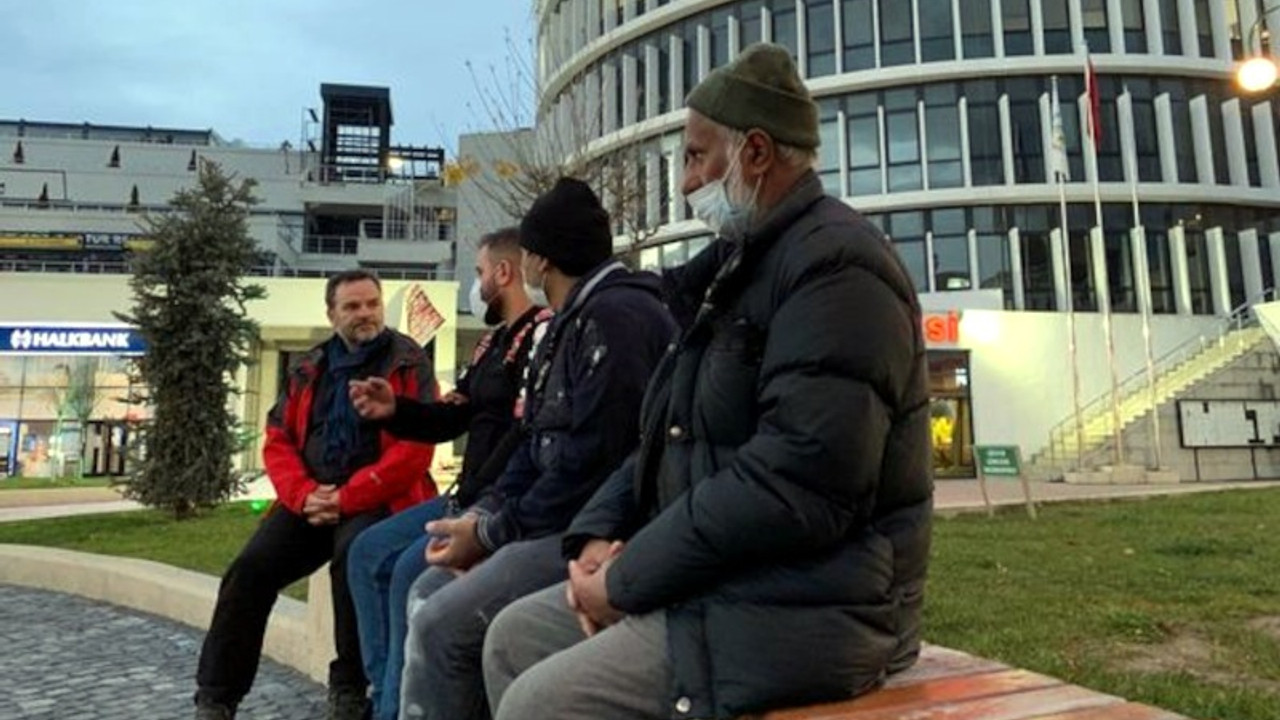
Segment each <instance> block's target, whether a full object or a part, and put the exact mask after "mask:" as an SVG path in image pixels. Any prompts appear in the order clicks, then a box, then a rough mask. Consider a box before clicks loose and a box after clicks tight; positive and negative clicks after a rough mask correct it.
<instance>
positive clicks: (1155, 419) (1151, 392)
mask: <svg viewBox="0 0 1280 720" xmlns="http://www.w3.org/2000/svg"><path fill="white" fill-rule="evenodd" d="M1124 94H1125V95H1127V96H1129V98H1130V100H1129V103H1130V107H1132V106H1133V99H1132V98H1133V96H1132V95H1130V94H1129V87H1128V85H1126V86H1125V88H1124ZM1131 114H1132V113H1131ZM1125 162H1126V163H1128V165H1129V199H1130V201H1131V202H1132V203H1133V238H1134V240H1135V242H1134V243H1133V246H1134V247H1133V249H1134V251H1135V252H1134V253H1133V259H1134V266H1135V269H1138V270H1139V272H1138V273H1137V275H1138V278H1139V279H1141V280H1142V282H1141V284H1140V286H1139V287H1138V312H1139V313H1140V314H1141V315H1142V342H1143V344H1144V345H1145V351H1146V365H1147V400H1148V402H1149V403H1150V404H1151V412H1150V416H1149V417H1148V418H1147V433H1148V435H1149V436H1150V437H1149V438H1148V441H1149V442H1150V443H1151V453H1152V456H1151V459H1152V463H1153V466H1152V468H1151V469H1152V470H1159V469H1160V468H1161V467H1162V466H1163V465H1164V459H1163V457H1161V456H1162V454H1163V453H1162V449H1161V447H1160V412H1159V411H1160V406H1159V404H1158V403H1157V396H1156V363H1155V353H1154V351H1153V349H1152V347H1151V269H1150V268H1149V267H1148V266H1147V231H1146V228H1145V227H1144V226H1143V224H1142V210H1141V208H1140V207H1139V205H1138V179H1139V178H1138V136H1137V133H1136V132H1135V133H1134V137H1133V142H1132V143H1129V152H1127V153H1125ZM1138 251H1140V252H1138Z"/></svg>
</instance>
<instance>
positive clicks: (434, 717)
mask: <svg viewBox="0 0 1280 720" xmlns="http://www.w3.org/2000/svg"><path fill="white" fill-rule="evenodd" d="M560 542H561V536H560V535H553V536H551V537H545V538H539V539H537V540H526V541H523V542H516V543H511V544H510V545H507V546H505V547H502V548H500V549H499V550H498V551H497V552H496V553H494V554H493V556H492V557H490V558H488V559H487V560H485V561H484V562H482V563H480V564H479V565H476V566H475V567H473V568H471V570H469V571H468V572H466V573H465V574H463V575H461V576H455V575H454V574H453V573H451V572H449V571H447V570H441V569H440V568H430V569H429V570H427V571H426V572H425V573H423V574H422V575H420V576H419V577H418V579H417V580H416V581H415V582H414V583H413V586H412V587H411V588H410V589H409V603H408V621H409V623H408V628H409V634H408V636H407V637H406V638H405V646H404V650H405V653H404V658H405V662H404V673H403V675H402V676H401V678H402V682H401V686H400V718H401V720H417V719H418V718H426V719H427V720H484V719H485V718H488V717H489V708H488V705H487V703H486V702H485V692H484V676H483V674H482V669H481V664H480V658H481V651H482V650H483V648H484V637H485V632H486V631H487V630H488V629H489V623H490V621H491V620H493V618H494V616H495V615H497V614H498V612H499V611H500V610H502V608H504V607H506V606H507V605H509V604H510V603H512V602H513V601H515V600H517V599H519V598H521V597H524V596H525V595H528V594H529V593H531V592H534V591H537V590H541V589H542V588H545V587H547V586H548V585H553V584H555V583H557V582H560V581H561V580H564V579H565V577H566V576H567V574H568V570H567V566H566V564H565V561H564V558H563V557H561V555H560Z"/></svg>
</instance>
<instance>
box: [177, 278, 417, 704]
mask: <svg viewBox="0 0 1280 720" xmlns="http://www.w3.org/2000/svg"><path fill="white" fill-rule="evenodd" d="M325 303H326V305H327V306H328V317H329V322H330V323H331V324H332V325H333V330H334V335H333V337H331V338H330V339H329V340H327V341H325V342H324V343H322V344H320V345H318V346H317V347H315V348H314V349H312V350H311V352H309V353H308V354H307V355H306V357H305V358H304V359H303V360H302V362H301V363H299V365H298V367H297V368H295V369H294V370H293V371H291V372H290V375H289V378H288V381H287V387H286V388H285V392H284V394H283V395H282V397H281V399H280V401H279V402H278V403H277V404H276V406H275V407H274V408H272V410H271V414H270V415H269V416H268V419H267V432H266V445H265V446H264V448H263V462H264V464H265V466H266V471H267V475H268V477H269V478H270V479H271V483H272V485H274V486H275V490H276V496H277V498H278V499H277V502H276V504H275V506H274V507H273V512H271V513H269V514H268V516H267V517H266V519H265V520H263V522H262V525H261V526H260V527H259V528H258V530H257V532H256V533H255V534H254V535H253V537H252V538H250V539H249V542H248V543H247V544H246V545H245V547H244V549H243V550H242V551H241V552H240V555H239V557H237V558H236V560H235V561H234V562H233V563H232V564H231V567H230V568H228V569H227V573H226V575H225V576H223V578H222V585H221V587H220V588H219V591H218V602H217V605H216V607H215V608H214V612H213V620H212V621H211V623H210V625H209V632H208V634H207V635H206V636H205V641H204V647H203V649H202V650H201V652H200V664H199V669H198V670H197V673H196V682H197V685H198V690H197V691H196V708H197V710H196V717H197V718H198V719H202V720H214V719H218V720H226V719H229V718H233V717H234V716H235V710H236V706H237V705H238V704H239V703H240V700H241V699H242V698H243V697H244V696H245V695H246V694H247V693H248V692H249V688H250V686H251V685H252V684H253V678H254V675H255V674H256V673H257V669H258V660H259V657H260V656H261V653H262V641H263V636H264V635H265V633H266V626H267V618H268V617H269V616H270V614H271V608H272V606H273V605H274V604H275V599H276V595H277V593H279V592H280V591H281V590H282V589H284V588H285V587H286V586H288V585H289V584H291V583H293V582H295V581H297V580H300V579H301V578H304V577H306V576H307V575H310V574H311V573H312V572H315V571H316V570H317V569H318V568H320V567H321V566H322V565H324V563H326V562H330V561H332V564H331V565H330V574H331V576H332V578H333V607H334V644H335V646H336V648H337V655H338V656H337V659H335V660H334V661H333V662H332V663H331V664H330V666H329V715H328V716H329V717H330V718H338V719H342V720H345V719H347V718H351V719H352V720H358V719H359V718H361V717H362V715H363V714H364V711H365V703H366V701H365V694H366V682H365V678H364V671H363V669H362V667H361V663H360V640H359V636H358V633H357V630H356V616H355V611H354V609H353V607H352V602H351V596H350V593H349V591H348V589H347V568H346V558H347V549H348V547H349V546H350V544H351V542H352V540H354V539H355V537H356V535H358V534H359V533H360V531H361V530H363V529H365V528H367V527H369V526H370V525H372V524H373V523H375V522H377V521H378V520H381V519H382V518H384V517H386V516H387V515H388V514H390V513H393V512H396V511H398V510H402V509H404V508H407V507H410V506H413V505H416V504H418V503H420V502H422V501H424V500H427V499H430V498H432V497H434V496H435V494H436V487H435V483H434V482H432V480H431V477H430V475H429V474H428V469H429V468H430V466H431V458H432V452H433V451H432V446H431V445H427V444H423V443H416V442H408V441H405V440H400V439H397V438H395V437H394V436H392V435H391V434H390V433H388V432H386V431H385V430H384V429H382V428H381V427H380V426H379V425H378V424H376V423H369V422H366V421H363V420H361V419H360V417H359V415H358V414H357V412H356V410H355V407H354V406H353V405H352V403H351V400H350V399H349V398H348V394H347V388H348V386H349V385H350V384H351V383H352V382H353V381H358V380H364V379H366V378H369V377H375V376H376V377H382V378H385V379H386V380H387V381H388V382H389V383H390V384H391V386H392V387H393V388H394V389H395V392H396V394H397V395H402V396H407V397H412V398H416V399H419V400H424V401H425V400H431V399H433V398H434V397H435V395H436V384H435V380H434V377H433V374H432V369H431V363H430V360H429V358H428V357H427V354H426V353H425V352H424V351H423V350H422V348H421V347H419V346H418V344H417V343H415V342H414V341H413V339H412V338H409V337H408V336H406V335H403V334H401V333H398V332H396V331H394V330H390V329H388V328H387V327H386V324H385V322H384V313H383V304H382V286H381V283H379V282H378V279H377V277H376V276H374V275H372V274H371V273H368V272H366V271H363V270H352V271H347V272H343V273H339V274H337V275H335V276H333V277H332V278H330V279H329V282H328V284H327V286H326V288H325Z"/></svg>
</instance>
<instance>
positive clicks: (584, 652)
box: [484, 582, 672, 720]
mask: <svg viewBox="0 0 1280 720" xmlns="http://www.w3.org/2000/svg"><path fill="white" fill-rule="evenodd" d="M666 617H667V616H666V613H665V612H662V611H658V612H654V613H650V614H648V615H639V616H628V617H626V618H624V619H623V620H622V621H621V622H619V623H617V624H616V625H613V626H611V627H609V628H606V629H605V630H603V631H602V632H599V633H596V634H595V635H593V636H592V637H590V638H587V637H586V636H584V635H583V633H582V630H581V629H580V628H579V627H578V621H577V618H576V617H575V616H574V614H573V612H572V611H571V610H570V609H569V605H568V602H567V601H566V600H565V583H563V582H562V583H559V584H558V585H554V586H552V587H549V588H547V589H546V590H543V591H541V592H537V593H534V594H533V595H530V596H528V597H526V598H523V599H521V600H519V601H517V602H515V603H512V604H511V606H510V607H508V608H507V609H506V610H503V611H502V612H501V613H499V614H498V617H497V618H495V619H494V621H493V624H492V626H491V627H490V628H489V635H488V637H487V638H485V643H484V681H485V688H486V689H487V690H488V692H489V706H490V707H491V708H493V709H494V715H495V717H496V718H497V720H543V719H544V718H545V720H598V719H599V718H609V719H610V720H666V718H669V717H671V714H672V713H671V709H670V701H669V699H668V695H669V693H670V690H671V664H670V662H669V660H668V659H667V619H666Z"/></svg>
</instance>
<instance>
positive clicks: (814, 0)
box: [805, 0, 836, 78]
mask: <svg viewBox="0 0 1280 720" xmlns="http://www.w3.org/2000/svg"><path fill="white" fill-rule="evenodd" d="M805 46H806V51H807V52H808V58H807V60H808V63H807V72H808V76H809V77H811V78H812V77H822V76H823V75H834V74H835V71H836V17H835V4H834V2H833V1H832V0H808V2H806V3H805Z"/></svg>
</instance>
